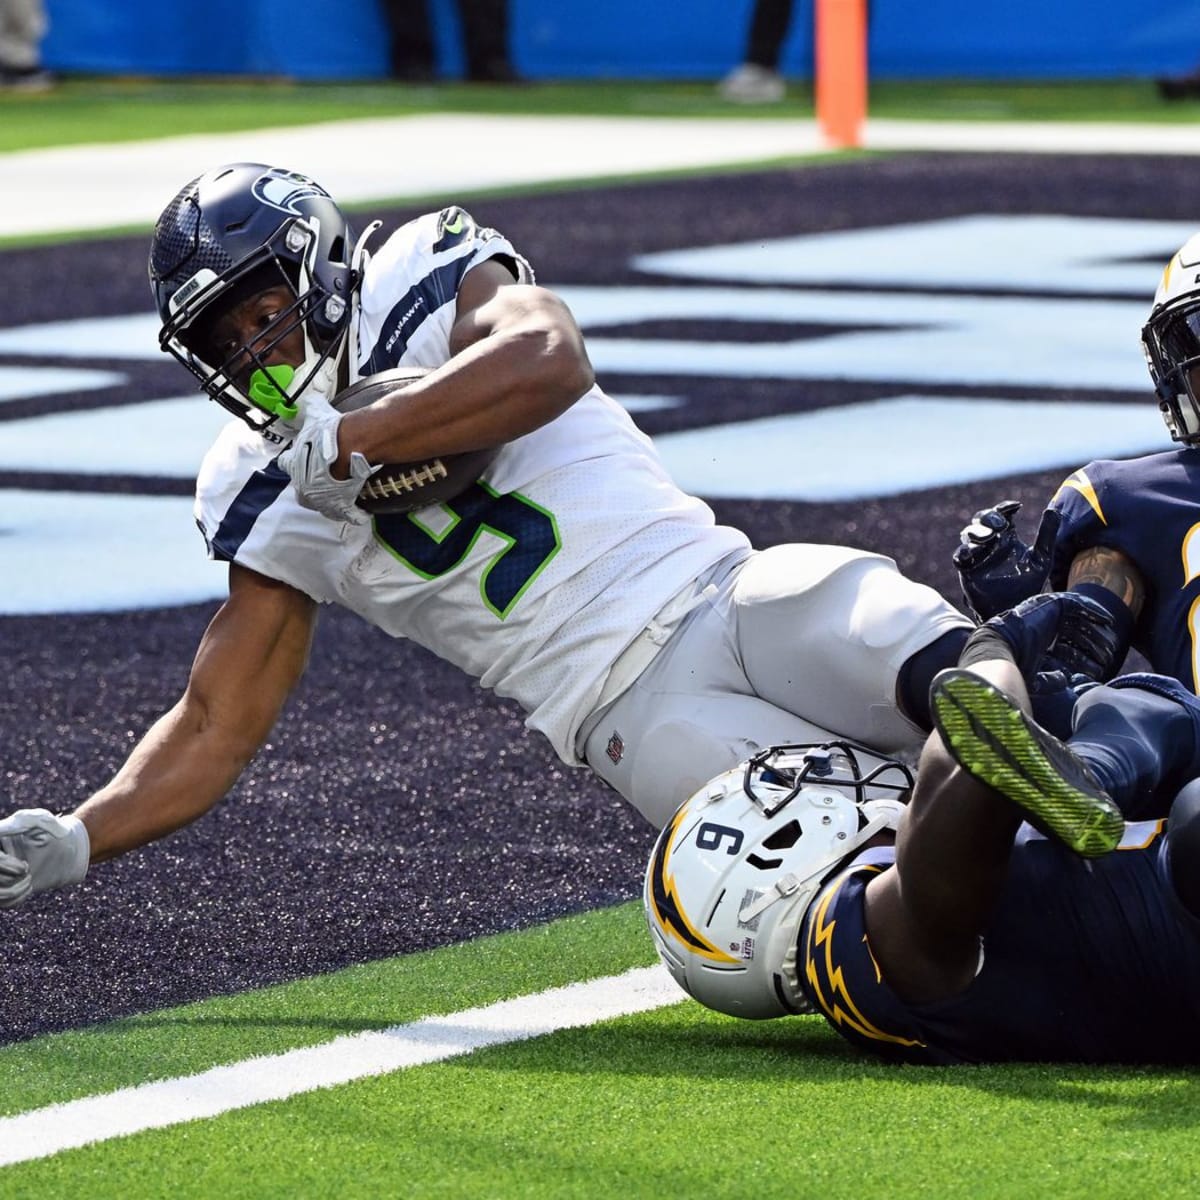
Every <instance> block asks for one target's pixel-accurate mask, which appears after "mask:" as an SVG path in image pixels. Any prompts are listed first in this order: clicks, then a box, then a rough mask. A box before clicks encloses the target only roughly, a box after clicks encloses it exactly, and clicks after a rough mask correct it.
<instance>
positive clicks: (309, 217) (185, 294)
mask: <svg viewBox="0 0 1200 1200" xmlns="http://www.w3.org/2000/svg"><path fill="white" fill-rule="evenodd" d="M364 240H365V239H364ZM355 260H356V248H355V246H354V242H353V236H352V234H351V231H350V227H349V225H348V223H347V221H346V219H345V217H344V216H343V215H342V212H341V210H340V209H339V208H338V206H337V205H336V204H335V203H334V202H333V200H332V199H331V198H330V196H329V194H328V193H327V192H326V191H325V189H324V188H322V187H320V186H319V185H318V184H317V183H315V182H313V180H311V179H309V178H307V177H306V176H304V175H299V174H296V173H295V172H293V171H286V170H283V169H281V168H279V167H271V166H267V165H265V164H263V163H233V164H231V165H228V166H222V167H218V168H216V169H214V170H211V171H206V172H205V173H204V174H203V175H200V176H199V177H197V178H196V179H193V180H192V181H191V182H190V183H188V184H187V185H186V186H185V187H184V188H183V189H182V190H181V191H180V192H179V194H178V195H177V196H176V197H175V198H174V199H173V200H172V201H171V203H170V204H168V205H167V207H166V208H165V209H164V210H163V213H162V215H161V216H160V217H159V219H158V224H157V225H156V226H155V230H154V240H153V242H152V243H151V247H150V285H151V287H152V289H153V291H154V300H155V303H156V305H157V306H158V313H159V316H160V317H161V318H162V323H163V324H162V331H161V332H160V334H159V339H158V340H159V346H160V347H161V348H162V349H163V350H164V351H166V352H168V353H170V354H173V355H174V356H175V357H176V358H177V359H178V360H179V361H180V362H181V363H183V365H184V366H185V367H187V369H188V370H189V371H191V373H192V374H193V375H195V376H196V378H197V379H198V380H199V381H200V386H201V387H202V388H203V389H204V391H206V392H207V393H208V394H209V395H210V396H211V397H212V398H213V399H214V400H216V401H217V403H219V404H221V405H223V406H224V407H225V408H227V409H229V411H230V412H233V413H235V414H236V415H237V416H239V417H241V418H242V419H243V420H244V421H246V422H247V424H249V425H250V426H251V428H253V429H256V430H258V431H259V432H263V431H265V430H266V429H267V428H268V427H269V426H271V425H273V424H275V423H276V422H282V423H286V422H288V421H290V420H291V419H292V418H294V417H295V416H296V402H297V399H298V398H299V396H300V394H301V393H302V392H303V391H304V389H305V388H306V387H309V386H310V385H312V384H314V383H315V384H316V385H317V386H318V387H319V388H320V390H321V391H323V392H324V394H325V395H326V396H328V397H330V398H332V397H333V395H334V394H335V392H336V391H338V390H339V385H341V384H343V383H344V382H345V381H344V380H343V379H339V378H338V368H339V365H340V363H341V360H342V358H343V357H344V351H345V348H346V342H347V330H348V328H349V325H350V319H351V313H352V308H353V303H354V297H355V294H356V292H357V290H358V286H359V281H360V273H359V271H358V270H357V264H356V261H355ZM279 286H286V288H287V289H289V291H290V293H291V295H292V297H293V299H292V301H291V303H290V304H288V305H287V306H286V307H285V308H284V309H283V310H282V311H279V312H278V313H276V314H275V315H274V316H273V318H272V320H271V323H270V326H269V328H267V329H265V330H264V331H263V332H262V333H261V334H260V335H258V336H257V338H256V340H254V341H253V342H252V343H250V344H242V345H239V346H237V347H231V346H218V344H217V341H216V338H215V337H214V336H213V327H214V325H215V324H216V322H217V320H218V319H219V318H220V317H221V316H223V315H224V314H226V313H228V312H230V311H231V309H233V308H234V307H235V306H236V305H238V304H240V303H241V302H242V301H244V300H247V299H249V298H250V297H251V296H254V295H257V294H258V293H260V292H262V291H265V290H266V289H268V288H272V287H279ZM297 330H301V331H302V332H303V336H304V361H303V363H301V364H300V365H299V366H295V367H293V366H284V365H280V364H279V363H278V356H277V355H276V356H275V357H276V361H275V362H271V359H272V357H273V354H274V352H275V351H276V350H277V348H278V347H279V346H280V343H281V342H283V341H284V339H286V338H288V337H289V336H291V335H294V334H295V333H296V332H297ZM293 340H294V339H293Z"/></svg>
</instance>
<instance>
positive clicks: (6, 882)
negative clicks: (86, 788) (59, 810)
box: [0, 808, 91, 908]
mask: <svg viewBox="0 0 1200 1200" xmlns="http://www.w3.org/2000/svg"><path fill="white" fill-rule="evenodd" d="M90 857H91V842H90V841H89V839H88V833H87V830H86V829H85V828H84V824H83V822H82V821H81V820H80V819H79V818H78V817H56V816H55V815H54V814H53V813H52V812H48V811H47V810H46V809H44V808H23V809H21V810H20V811H19V812H15V813H13V814H12V816H11V817H5V818H4V820H3V821H0V908H16V907H17V905H18V904H24V903H25V901H26V900H28V899H29V897H30V896H34V895H37V893H38V892H48V891H50V890H51V889H52V888H60V887H66V886H68V885H69V884H72V883H79V882H80V881H81V880H82V879H83V877H84V876H85V875H86V874H87V869H88V860H89V858H90Z"/></svg>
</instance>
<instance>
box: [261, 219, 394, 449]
mask: <svg viewBox="0 0 1200 1200" xmlns="http://www.w3.org/2000/svg"><path fill="white" fill-rule="evenodd" d="M382 225H383V222H382V221H372V222H371V224H370V225H368V226H367V227H366V229H364V230H363V232H362V234H361V236H360V237H359V238H358V240H357V241H356V242H355V243H354V250H353V252H352V253H351V255H350V300H349V303H350V315H349V317H348V318H347V319H346V324H345V326H344V328H343V330H342V335H341V344H340V345H339V346H338V348H337V349H336V350H334V351H333V352H332V353H331V354H330V355H329V356H328V357H327V358H326V359H325V361H324V362H322V363H320V365H319V366H318V365H317V364H318V362H320V359H321V357H322V355H321V352H320V351H319V350H318V349H317V348H316V347H315V346H314V345H313V344H312V340H311V339H310V338H309V336H308V324H307V322H305V325H304V361H303V362H302V363H301V364H300V365H299V366H298V367H297V368H296V370H295V374H296V376H297V377H299V378H301V379H304V378H306V377H308V373H309V372H310V371H311V372H312V375H311V377H310V378H308V382H307V383H306V384H305V385H304V393H303V394H304V395H306V396H307V395H310V394H311V395H320V396H324V397H325V399H326V400H328V401H330V402H332V401H333V398H334V397H335V396H336V395H337V394H338V392H340V391H341V390H342V389H343V388H344V387H345V386H346V384H347V383H348V382H349V378H348V371H347V376H346V377H343V376H342V366H343V364H345V363H346V350H347V347H348V346H349V344H350V336H351V333H352V331H353V329H354V326H355V323H356V320H357V318H358V313H359V308H360V303H359V298H358V297H359V292H360V289H361V284H362V279H363V273H364V272H365V271H366V269H367V264H368V263H369V262H370V261H371V255H370V253H369V251H368V250H367V242H368V241H369V240H370V239H371V237H373V236H374V234H375V233H376V231H377V230H379V229H380V228H381V227H382ZM297 398H298V397H297ZM303 423H304V422H303V419H302V418H301V416H300V415H299V413H295V414H293V415H288V414H287V413H280V414H279V416H278V417H277V418H276V420H275V422H274V429H275V430H276V431H277V432H279V433H281V434H283V435H284V436H285V437H288V438H292V439H294V438H296V437H297V436H298V435H299V433H300V428H301V426H302V425H303Z"/></svg>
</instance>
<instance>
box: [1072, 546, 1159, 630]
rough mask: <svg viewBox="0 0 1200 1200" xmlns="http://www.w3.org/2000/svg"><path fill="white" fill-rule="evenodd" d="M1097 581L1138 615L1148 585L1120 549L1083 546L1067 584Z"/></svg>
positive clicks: (1075, 584)
mask: <svg viewBox="0 0 1200 1200" xmlns="http://www.w3.org/2000/svg"><path fill="white" fill-rule="evenodd" d="M1081 583H1094V584H1097V585H1098V586H1100V587H1102V588H1107V589H1108V590H1109V591H1110V592H1112V593H1113V594H1114V595H1115V596H1116V597H1117V598H1118V599H1119V600H1120V601H1121V602H1122V603H1123V604H1124V605H1125V607H1126V608H1128V609H1129V611H1130V612H1131V613H1133V616H1134V618H1135V619H1136V618H1137V616H1138V614H1139V613H1141V611H1142V604H1143V603H1144V602H1145V599H1146V586H1145V584H1144V583H1143V582H1142V576H1141V574H1140V572H1139V571H1138V569H1137V567H1135V566H1134V565H1133V562H1132V561H1131V560H1130V559H1129V558H1128V557H1127V556H1126V555H1124V554H1122V553H1121V551H1120V550H1111V549H1109V548H1108V547H1107V546H1093V547H1091V549H1088V550H1081V551H1080V552H1079V553H1078V554H1077V555H1076V556H1075V559H1074V561H1073V562H1072V563H1071V570H1070V574H1069V575H1068V576H1067V587H1068V588H1073V587H1077V586H1078V585H1079V584H1081Z"/></svg>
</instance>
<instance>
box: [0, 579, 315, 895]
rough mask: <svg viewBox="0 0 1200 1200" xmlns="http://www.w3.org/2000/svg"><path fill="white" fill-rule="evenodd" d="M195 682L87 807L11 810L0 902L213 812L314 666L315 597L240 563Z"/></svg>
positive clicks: (2, 852)
mask: <svg viewBox="0 0 1200 1200" xmlns="http://www.w3.org/2000/svg"><path fill="white" fill-rule="evenodd" d="M229 581H230V586H229V599H228V600H226V602H225V603H224V604H223V605H222V606H221V609H220V610H219V611H218V613H217V615H216V616H215V617H214V618H213V620H212V622H211V623H210V625H209V627H208V629H207V631H206V632H205V634H204V638H203V640H202V641H201V643H200V648H199V650H198V651H197V653H196V659H195V662H194V663H193V665H192V671H191V676H190V678H189V680H188V685H187V689H186V690H185V691H184V694H183V696H182V697H181V698H180V699H179V701H178V703H176V704H175V706H174V707H173V708H172V709H171V710H170V711H169V712H167V713H166V714H164V715H163V716H162V717H160V718H159V719H158V720H157V721H156V722H155V723H154V725H153V726H152V727H151V728H150V730H149V732H147V734H146V735H145V737H143V738H142V740H141V741H140V742H139V743H138V745H137V746H136V747H135V748H134V751H133V753H132V754H131V755H130V756H129V758H128V759H127V760H126V762H125V764H124V766H122V767H121V769H120V770H119V771H118V772H117V773H116V775H115V776H114V777H113V779H112V780H111V782H109V783H108V784H106V785H105V786H104V787H102V788H101V789H100V790H99V791H98V792H96V793H95V794H94V795H92V796H91V797H90V798H89V799H87V800H85V801H84V802H83V804H81V805H80V806H79V808H78V809H76V811H75V813H74V814H72V815H70V816H66V817H58V816H55V815H54V814H52V813H50V812H48V811H47V810H46V809H22V810H20V811H19V812H16V813H13V814H12V815H11V816H9V817H7V818H5V819H4V820H3V821H0V908H11V907H14V906H15V905H18V904H22V903H24V901H25V900H27V899H28V898H29V896H31V895H34V894H36V893H38V892H45V891H49V890H51V889H52V888H57V887H64V886H66V885H69V884H72V883H78V882H79V880H81V879H82V878H83V877H84V874H85V873H86V871H87V867H88V862H89V858H90V861H91V862H101V861H103V860H104V859H106V858H113V857H115V856H116V855H118V854H123V853H124V852H125V851H126V850H132V849H133V848H134V847H135V846H141V845H144V844H145V843H146V842H151V841H154V839H156V838H160V837H163V836H164V835H165V834H168V833H170V832H172V831H173V830H175V829H178V828H180V827H181V826H183V825H187V824H188V823H189V822H191V821H194V820H195V819H196V818H197V817H199V816H201V815H202V814H204V813H205V812H207V811H208V810H209V809H210V808H212V806H213V805H214V804H216V803H217V801H218V800H220V799H221V797H222V796H224V795H225V793H226V792H227V791H228V790H229V788H230V787H231V786H232V784H233V782H234V780H235V779H237V777H238V775H239V774H240V773H241V771H242V768H243V767H244V766H245V765H246V763H248V762H249V761H250V759H251V758H252V757H253V756H254V753H255V752H256V751H257V750H258V748H259V747H260V746H261V745H262V744H263V742H264V741H265V740H266V738H267V735H268V733H269V732H270V730H271V727H272V725H274V723H275V720H276V718H277V716H278V715H279V711H280V709H281V708H282V707H283V703H284V701H285V700H286V699H287V696H288V693H289V692H290V691H291V689H292V687H293V685H294V684H295V683H296V680H297V679H299V677H300V675H301V673H302V672H303V670H304V665H305V663H306V661H307V658H308V648H309V644H310V641H311V638H312V630H313V626H314V621H315V611H316V609H315V605H314V604H313V602H312V601H311V600H310V599H309V598H308V597H307V596H305V595H303V594H302V593H300V592H298V591H296V590H295V589H294V588H290V587H288V586H286V585H285V584H280V583H275V582H273V581H272V580H269V579H265V578H264V577H263V576H261V575H257V574H255V573H254V572H251V571H247V570H245V569H244V568H241V567H237V566H234V567H232V568H231V569H230V577H229Z"/></svg>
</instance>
